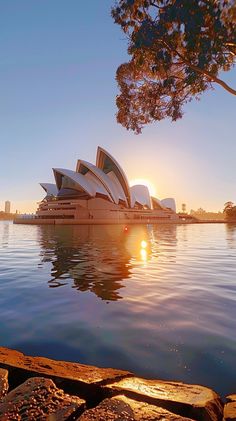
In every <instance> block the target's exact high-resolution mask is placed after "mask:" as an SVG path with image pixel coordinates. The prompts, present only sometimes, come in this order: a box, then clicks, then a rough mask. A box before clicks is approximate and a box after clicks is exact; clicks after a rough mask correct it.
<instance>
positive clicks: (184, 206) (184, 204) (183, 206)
mask: <svg viewBox="0 0 236 421" xmlns="http://www.w3.org/2000/svg"><path fill="white" fill-rule="evenodd" d="M186 209H187V206H186V203H182V212H183V213H186Z"/></svg>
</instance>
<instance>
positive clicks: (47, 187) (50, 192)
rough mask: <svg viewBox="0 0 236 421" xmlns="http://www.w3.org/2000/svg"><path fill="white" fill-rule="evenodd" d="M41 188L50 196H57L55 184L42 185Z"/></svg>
mask: <svg viewBox="0 0 236 421" xmlns="http://www.w3.org/2000/svg"><path fill="white" fill-rule="evenodd" d="M40 186H41V187H42V188H43V189H44V190H45V192H46V193H47V195H48V196H57V193H58V188H57V186H56V184H53V183H40Z"/></svg>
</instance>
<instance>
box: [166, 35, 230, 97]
mask: <svg viewBox="0 0 236 421" xmlns="http://www.w3.org/2000/svg"><path fill="white" fill-rule="evenodd" d="M161 42H162V43H163V44H164V45H165V46H166V48H168V50H169V51H171V52H174V53H175V54H176V55H177V56H178V57H180V58H181V60H183V62H184V63H185V64H186V65H187V66H189V67H190V68H191V69H193V70H194V71H195V72H197V73H200V74H201V75H203V76H206V77H207V78H208V79H209V80H210V81H212V82H215V83H218V85H220V86H222V88H224V89H225V90H226V91H228V92H230V93H231V94H232V95H235V96H236V90H235V89H233V88H231V87H230V86H229V85H228V84H227V83H225V82H224V81H223V80H221V79H219V78H218V77H216V76H214V75H212V74H211V73H210V72H208V71H207V70H203V69H200V68H199V67H197V66H195V65H194V64H192V63H190V62H189V61H188V60H187V59H186V58H185V57H184V56H183V55H182V54H180V53H179V52H178V51H177V50H175V49H174V48H172V47H171V46H170V45H169V44H168V43H167V42H166V41H165V40H164V39H162V40H161Z"/></svg>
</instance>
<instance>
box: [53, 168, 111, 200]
mask: <svg viewBox="0 0 236 421" xmlns="http://www.w3.org/2000/svg"><path fill="white" fill-rule="evenodd" d="M53 171H54V175H55V180H56V184H57V188H58V190H60V189H61V188H62V187H63V188H70V189H71V188H72V189H74V190H78V191H81V190H82V191H84V192H86V193H87V194H88V195H89V196H90V197H95V196H96V194H97V193H100V194H102V195H104V196H108V194H107V191H106V189H105V188H104V187H103V186H102V185H101V183H99V182H97V181H96V180H94V179H87V178H86V177H85V176H84V175H82V174H80V173H77V172H75V171H72V170H68V169H64V168H54V169H53ZM63 177H66V182H67V183H65V184H64V185H63Z"/></svg>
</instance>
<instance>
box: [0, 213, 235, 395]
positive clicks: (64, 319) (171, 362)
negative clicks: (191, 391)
mask: <svg viewBox="0 0 236 421" xmlns="http://www.w3.org/2000/svg"><path fill="white" fill-rule="evenodd" d="M142 241H145V242H146V243H142ZM145 246H146V248H145ZM0 309H1V323H0V345H2V346H8V347H12V348H16V349H18V350H22V351H23V352H25V353H29V354H32V355H43V356H47V357H51V358H57V359H66V360H71V361H79V362H81V363H85V364H86V363H87V364H94V365H99V366H105V367H109V366H110V367H118V368H123V369H128V370H132V371H135V372H136V373H137V374H139V375H142V376H145V377H150V378H152V377H155V378H162V379H172V380H181V381H185V382H189V383H200V384H204V385H207V386H210V387H212V388H214V389H215V390H216V391H218V392H220V393H224V394H226V393H231V392H235V391H236V225H235V226H233V225H231V226H227V225H224V224H212V225H198V226H197V225H188V226H187V225H179V226H173V225H169V226H168V225H162V226H151V225H150V226H145V227H144V226H143V227H142V226H131V227H129V229H128V231H127V232H126V231H125V230H124V227H123V226H93V227H92V226H74V227H73V226H65V227H63V226H62V227H54V226H45V227H42V226H24V225H13V224H12V223H11V222H7V221H1V222H0Z"/></svg>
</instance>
